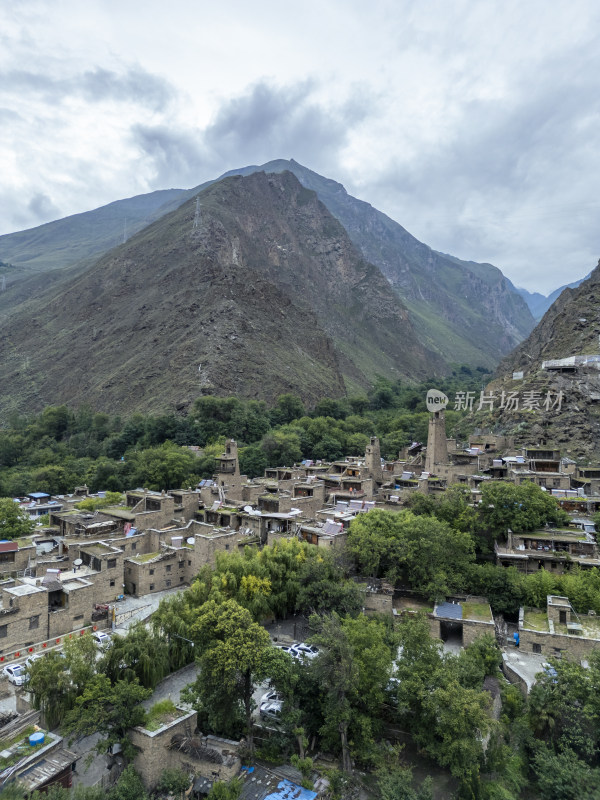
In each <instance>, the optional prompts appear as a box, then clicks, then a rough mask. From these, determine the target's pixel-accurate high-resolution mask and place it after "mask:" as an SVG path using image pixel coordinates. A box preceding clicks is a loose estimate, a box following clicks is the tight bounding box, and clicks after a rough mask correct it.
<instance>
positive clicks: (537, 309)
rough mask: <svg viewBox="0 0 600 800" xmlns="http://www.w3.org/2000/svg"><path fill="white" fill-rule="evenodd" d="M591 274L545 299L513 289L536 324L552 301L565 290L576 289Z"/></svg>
mask: <svg viewBox="0 0 600 800" xmlns="http://www.w3.org/2000/svg"><path fill="white" fill-rule="evenodd" d="M591 274H592V273H591V272H589V273H588V274H587V275H586V276H585V278H580V279H579V280H578V281H573V283H567V284H565V285H564V286H561V287H560V288H558V289H555V290H554V291H553V292H551V293H550V294H549V295H548V296H547V297H546V296H545V295H543V294H540V293H539V292H528V291H527V289H521V288H519V287H518V286H516V287H514V288H515V291H517V292H518V293H519V294H520V295H521V297H522V298H523V300H525V302H526V303H527V305H528V306H529V310H530V311H531V313H532V315H533V318H534V319H535V320H536V322H539V321H540V320H541V318H542V317H543V316H544V314H545V313H546V311H548V309H549V308H550V306H551V305H552V303H554V301H555V300H557V299H558V298H559V297H560V295H561V294H562V293H563V292H564V290H565V289H576V288H577V287H578V286H579V285H580V284H581V283H582V282H583V281H586V280H587V279H588V278H589V277H590V275H591Z"/></svg>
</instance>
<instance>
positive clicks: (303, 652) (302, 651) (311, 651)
mask: <svg viewBox="0 0 600 800" xmlns="http://www.w3.org/2000/svg"><path fill="white" fill-rule="evenodd" d="M292 655H293V656H295V657H296V658H300V659H304V658H316V657H317V656H318V655H319V650H318V648H316V647H313V645H312V644H306V642H300V643H299V644H294V645H292Z"/></svg>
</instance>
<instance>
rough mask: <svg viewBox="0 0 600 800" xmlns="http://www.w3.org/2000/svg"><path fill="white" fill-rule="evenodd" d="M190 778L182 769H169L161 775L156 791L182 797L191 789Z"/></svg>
mask: <svg viewBox="0 0 600 800" xmlns="http://www.w3.org/2000/svg"><path fill="white" fill-rule="evenodd" d="M189 786H190V778H189V775H187V773H185V772H183V771H182V770H180V769H172V768H169V767H167V768H166V769H163V771H162V772H161V773H160V778H159V780H158V783H157V785H156V791H157V792H161V793H163V794H174V795H178V794H179V795H180V794H182V793H183V792H185V791H186V790H187V789H189Z"/></svg>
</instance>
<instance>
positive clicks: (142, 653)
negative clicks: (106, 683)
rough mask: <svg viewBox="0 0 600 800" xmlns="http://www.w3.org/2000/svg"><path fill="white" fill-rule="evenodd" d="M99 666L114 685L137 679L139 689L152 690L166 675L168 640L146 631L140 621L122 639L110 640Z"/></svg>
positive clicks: (114, 637) (116, 637)
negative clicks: (140, 687) (120, 681)
mask: <svg viewBox="0 0 600 800" xmlns="http://www.w3.org/2000/svg"><path fill="white" fill-rule="evenodd" d="M98 667H99V670H100V671H101V672H104V673H105V674H106V675H108V677H109V678H110V679H111V681H112V682H113V683H116V682H117V681H118V680H127V681H131V680H135V679H137V680H138V681H139V682H140V683H141V685H142V686H145V687H146V688H147V689H148V688H150V689H153V688H154V687H155V686H156V684H157V683H158V682H159V681H161V680H162V679H163V678H164V677H165V675H168V673H169V648H168V644H167V641H166V639H165V638H164V637H163V636H160V635H159V634H157V633H153V632H152V631H149V630H148V628H147V627H146V626H145V624H144V623H143V622H136V623H135V624H134V625H132V626H131V627H130V628H129V630H128V631H127V633H126V634H125V636H118V635H116V636H113V637H112V640H111V645H110V647H108V648H107V649H106V651H105V652H104V654H103V656H102V658H101V659H100V662H99V665H98Z"/></svg>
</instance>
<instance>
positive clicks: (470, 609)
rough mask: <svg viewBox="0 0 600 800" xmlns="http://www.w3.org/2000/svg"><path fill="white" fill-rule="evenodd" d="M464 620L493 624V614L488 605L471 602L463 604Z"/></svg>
mask: <svg viewBox="0 0 600 800" xmlns="http://www.w3.org/2000/svg"><path fill="white" fill-rule="evenodd" d="M461 605H462V610H463V619H475V620H478V621H479V622H491V621H492V612H491V610H490V606H489V604H488V603H475V602H473V601H471V600H469V601H467V602H466V603H462V604H461Z"/></svg>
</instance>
